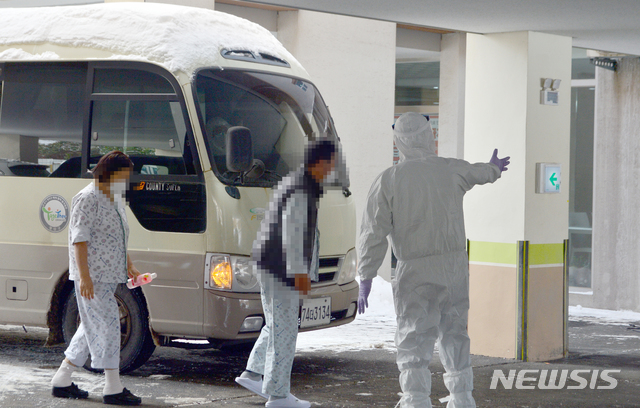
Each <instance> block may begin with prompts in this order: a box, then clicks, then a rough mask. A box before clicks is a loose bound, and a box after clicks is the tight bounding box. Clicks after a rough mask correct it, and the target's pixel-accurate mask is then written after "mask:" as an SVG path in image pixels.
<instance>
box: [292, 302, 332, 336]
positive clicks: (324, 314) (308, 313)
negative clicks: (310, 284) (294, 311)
mask: <svg viewBox="0 0 640 408" xmlns="http://www.w3.org/2000/svg"><path fill="white" fill-rule="evenodd" d="M330 322H331V298H330V297H323V298H318V299H304V300H303V301H302V306H301V307H300V328H301V329H304V328H305V327H314V326H322V325H325V324H329V323H330Z"/></svg>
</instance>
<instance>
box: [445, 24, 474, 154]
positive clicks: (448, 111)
mask: <svg viewBox="0 0 640 408" xmlns="http://www.w3.org/2000/svg"><path fill="white" fill-rule="evenodd" d="M466 58H467V35H466V34H465V33H452V34H444V35H443V36H442V42H441V45H440V117H439V119H440V123H439V126H440V127H439V131H438V155H439V156H442V157H455V158H458V159H462V158H463V157H464V104H465V99H464V93H465V72H466V66H467V64H466Z"/></svg>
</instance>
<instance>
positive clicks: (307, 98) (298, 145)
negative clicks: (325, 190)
mask: <svg viewBox="0 0 640 408" xmlns="http://www.w3.org/2000/svg"><path fill="white" fill-rule="evenodd" d="M196 91H197V97H198V108H199V110H200V112H199V113H200V118H201V119H202V123H203V124H204V133H205V135H206V138H205V140H206V142H207V147H208V149H209V155H210V157H211V161H212V162H213V163H214V164H215V170H216V172H217V175H218V178H219V179H220V180H221V181H222V182H223V183H226V184H232V185H243V186H261V187H271V186H273V185H275V184H276V183H277V182H278V181H279V180H280V179H281V178H282V177H283V176H285V175H286V174H287V173H288V172H289V171H291V170H293V169H294V168H296V167H297V166H298V165H299V164H300V163H301V162H302V159H303V150H304V143H305V141H306V140H315V139H318V138H321V137H327V138H330V139H333V140H336V141H337V140H338V139H337V135H336V133H335V130H334V128H333V123H332V121H331V119H330V116H329V112H328V110H327V107H326V105H325V104H324V102H323V100H322V98H321V96H320V94H319V93H318V91H317V90H316V88H315V87H314V86H313V84H311V83H310V82H306V81H302V80H299V79H296V78H289V77H286V76H281V75H275V74H267V73H260V72H243V71H238V70H232V69H225V70H214V69H203V70H201V71H199V72H198V74H197V76H196ZM231 126H244V127H247V128H249V130H250V131H251V138H252V148H253V154H254V159H255V160H254V165H255V163H256V161H257V162H258V163H259V165H260V166H264V170H265V171H264V172H263V173H262V174H261V176H259V177H258V178H250V177H241V175H239V174H238V173H234V172H231V171H228V169H227V166H226V151H225V133H226V131H227V129H228V128H229V127H231Z"/></svg>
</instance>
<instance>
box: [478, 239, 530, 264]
mask: <svg viewBox="0 0 640 408" xmlns="http://www.w3.org/2000/svg"><path fill="white" fill-rule="evenodd" d="M469 261H471V262H488V263H498V264H507V265H517V263H518V245H517V244H505V243H500V242H481V241H470V242H469Z"/></svg>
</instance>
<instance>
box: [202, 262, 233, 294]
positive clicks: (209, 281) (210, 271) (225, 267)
mask: <svg viewBox="0 0 640 408" xmlns="http://www.w3.org/2000/svg"><path fill="white" fill-rule="evenodd" d="M230 258H231V257H230V256H228V255H217V254H208V255H207V261H206V265H205V271H206V274H205V277H204V285H205V287H206V288H210V289H226V290H230V289H231V285H232V283H233V274H232V270H231V259H230Z"/></svg>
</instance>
